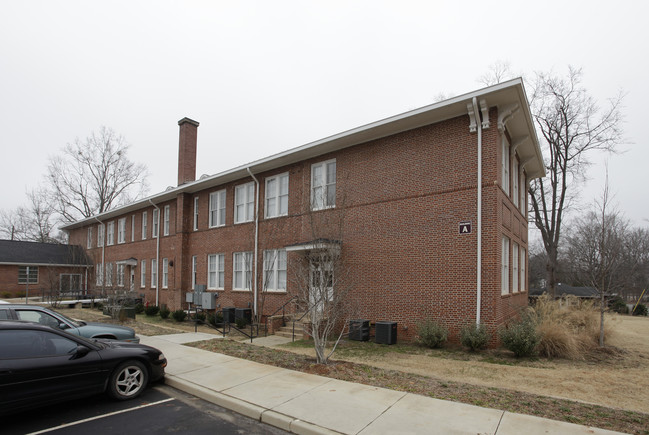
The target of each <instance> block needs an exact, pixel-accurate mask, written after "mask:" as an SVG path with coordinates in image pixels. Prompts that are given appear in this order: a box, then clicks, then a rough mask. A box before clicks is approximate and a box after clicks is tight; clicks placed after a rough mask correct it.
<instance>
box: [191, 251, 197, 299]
mask: <svg viewBox="0 0 649 435" xmlns="http://www.w3.org/2000/svg"><path fill="white" fill-rule="evenodd" d="M197 277H198V257H197V256H195V255H194V256H193V257H192V290H194V289H195V288H196V278H197Z"/></svg>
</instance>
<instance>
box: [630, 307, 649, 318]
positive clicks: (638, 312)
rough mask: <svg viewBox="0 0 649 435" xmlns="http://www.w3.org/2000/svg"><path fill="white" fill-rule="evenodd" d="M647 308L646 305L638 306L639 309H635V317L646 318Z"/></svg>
mask: <svg viewBox="0 0 649 435" xmlns="http://www.w3.org/2000/svg"><path fill="white" fill-rule="evenodd" d="M647 311H648V310H647V306H646V305H645V304H638V306H637V307H635V311H634V312H633V315H634V316H646V315H647Z"/></svg>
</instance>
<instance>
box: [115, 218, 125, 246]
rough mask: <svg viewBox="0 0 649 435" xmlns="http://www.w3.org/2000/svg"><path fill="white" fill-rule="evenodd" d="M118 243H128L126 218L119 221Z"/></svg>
mask: <svg viewBox="0 0 649 435" xmlns="http://www.w3.org/2000/svg"><path fill="white" fill-rule="evenodd" d="M117 243H126V218H120V219H119V220H118V221H117Z"/></svg>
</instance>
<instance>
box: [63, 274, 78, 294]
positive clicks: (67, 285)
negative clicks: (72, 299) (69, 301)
mask: <svg viewBox="0 0 649 435" xmlns="http://www.w3.org/2000/svg"><path fill="white" fill-rule="evenodd" d="M59 289H60V290H61V291H62V292H72V291H78V290H81V275H80V274H78V273H62V274H61V275H59Z"/></svg>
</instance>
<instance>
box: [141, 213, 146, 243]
mask: <svg viewBox="0 0 649 435" xmlns="http://www.w3.org/2000/svg"><path fill="white" fill-rule="evenodd" d="M146 224H147V213H146V212H145V211H143V212H142V240H144V239H146V233H147V227H146Z"/></svg>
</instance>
